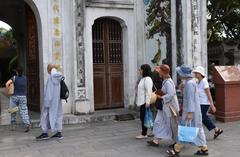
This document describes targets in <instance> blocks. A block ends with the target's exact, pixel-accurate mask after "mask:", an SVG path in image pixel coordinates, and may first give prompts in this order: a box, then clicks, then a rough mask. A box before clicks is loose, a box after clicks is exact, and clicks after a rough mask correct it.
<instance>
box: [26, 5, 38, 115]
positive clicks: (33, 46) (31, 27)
mask: <svg viewBox="0 0 240 157" xmlns="http://www.w3.org/2000/svg"><path fill="white" fill-rule="evenodd" d="M25 7H26V26H27V30H26V31H27V33H26V43H27V47H26V66H27V71H26V73H27V74H26V75H27V79H28V107H29V109H30V110H34V111H40V84H39V53H38V34H37V23H36V19H35V15H34V13H33V11H32V10H31V8H30V7H29V6H28V5H25Z"/></svg>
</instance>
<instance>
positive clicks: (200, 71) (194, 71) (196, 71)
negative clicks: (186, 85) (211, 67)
mask: <svg viewBox="0 0 240 157" xmlns="http://www.w3.org/2000/svg"><path fill="white" fill-rule="evenodd" d="M193 73H199V74H201V75H202V76H203V77H205V76H206V74H205V69H204V68H203V67H202V66H197V67H196V68H195V69H194V70H193Z"/></svg>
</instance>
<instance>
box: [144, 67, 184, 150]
mask: <svg viewBox="0 0 240 157" xmlns="http://www.w3.org/2000/svg"><path fill="white" fill-rule="evenodd" d="M169 73H170V68H169V66H168V65H166V64H163V65H161V66H160V71H159V74H160V76H161V78H162V79H163V83H162V94H161V95H158V99H160V100H161V101H162V109H160V108H159V109H158V113H157V116H156V119H155V121H154V127H153V134H154V140H152V141H148V144H149V145H150V146H158V145H159V139H166V140H170V139H173V140H174V141H175V142H176V140H177V127H178V123H177V116H178V112H179V104H178V100H177V95H176V90H175V85H174V82H173V80H172V79H171V77H170V75H169Z"/></svg>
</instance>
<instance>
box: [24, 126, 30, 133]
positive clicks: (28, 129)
mask: <svg viewBox="0 0 240 157" xmlns="http://www.w3.org/2000/svg"><path fill="white" fill-rule="evenodd" d="M29 131H30V126H29V125H27V126H26V127H25V130H24V132H26V133H27V132H29Z"/></svg>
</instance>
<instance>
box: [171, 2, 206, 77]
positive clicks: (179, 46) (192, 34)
mask: <svg viewBox="0 0 240 157" xmlns="http://www.w3.org/2000/svg"><path fill="white" fill-rule="evenodd" d="M179 1H181V2H180V3H178V2H179ZM171 3H172V4H171V10H172V16H171V17H172V37H173V38H172V39H173V40H172V45H173V47H172V48H173V51H172V53H173V54H174V55H173V57H172V61H173V62H175V63H174V64H173V65H174V67H172V68H173V69H174V68H175V65H180V64H182V63H183V64H185V65H188V66H190V67H196V66H198V65H202V66H203V67H205V68H206V69H207V16H206V7H207V4H206V0H171ZM175 13H176V14H175ZM177 25H180V27H179V26H177ZM179 41H180V42H179ZM173 78H174V79H175V80H176V74H175V75H174V76H173Z"/></svg>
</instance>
